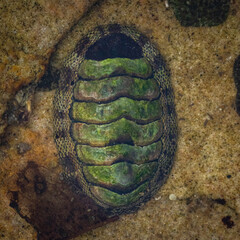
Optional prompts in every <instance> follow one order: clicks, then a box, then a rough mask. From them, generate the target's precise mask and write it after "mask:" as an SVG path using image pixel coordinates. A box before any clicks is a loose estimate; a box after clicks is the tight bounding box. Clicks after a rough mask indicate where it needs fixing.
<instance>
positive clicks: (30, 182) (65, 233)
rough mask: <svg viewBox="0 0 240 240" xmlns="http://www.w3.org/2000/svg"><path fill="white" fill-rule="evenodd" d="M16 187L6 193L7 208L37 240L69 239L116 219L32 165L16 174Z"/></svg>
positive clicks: (88, 199)
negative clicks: (36, 234) (9, 207)
mask: <svg viewBox="0 0 240 240" xmlns="http://www.w3.org/2000/svg"><path fill="white" fill-rule="evenodd" d="M15 187H17V188H15V189H14V191H11V189H9V198H10V206H11V207H12V208H14V209H15V210H16V211H17V212H18V213H19V215H20V216H21V217H23V218H24V219H25V220H26V221H27V222H29V223H30V224H31V225H32V226H33V227H34V228H35V229H36V230H37V232H38V239H39V240H50V239H51V240H55V239H59V240H61V239H71V238H73V237H76V236H78V235H80V234H82V233H84V232H87V231H89V230H91V229H94V228H97V227H99V226H102V225H104V224H106V223H108V222H111V221H115V220H117V219H118V217H112V218H110V217H108V216H107V213H106V212H105V211H104V209H102V208H100V207H99V206H97V205H96V204H95V203H94V202H93V200H91V199H90V198H88V197H87V196H86V195H84V194H83V193H78V194H76V193H74V191H72V190H71V189H70V187H69V185H67V184H65V183H64V182H63V181H61V180H59V174H56V173H54V172H53V171H50V170H49V169H46V168H43V167H39V166H38V165H37V164H36V163H35V162H29V163H28V165H27V167H26V168H24V169H23V170H22V171H21V172H19V173H18V176H17V179H16V180H15ZM16 189H18V190H17V191H16Z"/></svg>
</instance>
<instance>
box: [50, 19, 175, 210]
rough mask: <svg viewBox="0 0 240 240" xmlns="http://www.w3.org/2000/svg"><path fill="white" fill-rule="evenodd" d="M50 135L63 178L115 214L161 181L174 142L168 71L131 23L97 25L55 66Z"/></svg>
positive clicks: (142, 199) (143, 199)
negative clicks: (56, 75) (56, 80)
mask: <svg viewBox="0 0 240 240" xmlns="http://www.w3.org/2000/svg"><path fill="white" fill-rule="evenodd" d="M54 129H55V142H56V145H57V149H58V152H59V156H60V160H61V161H60V162H61V163H62V165H63V166H64V173H65V176H66V178H67V179H68V180H69V181H70V182H71V183H72V184H74V186H75V188H79V189H81V190H82V191H84V192H85V193H86V194H87V195H88V196H89V197H90V198H91V199H93V200H94V201H95V202H96V203H97V204H98V205H100V206H102V207H104V208H106V209H108V210H109V211H112V212H113V213H115V214H120V213H128V212H132V211H135V210H136V209H138V208H139V206H140V205H141V204H142V203H143V202H146V201H147V200H149V199H150V198H151V197H152V196H153V194H154V193H155V192H156V191H157V190H158V189H159V187H160V186H161V185H162V184H163V183H164V181H165V180H166V178H167V176H168V174H169V172H170V170H171V167H172V164H173V159H174V155H175V151H176V145H177V143H176V142H177V124H176V113H175V106H174V96H173V90H172V87H171V82H170V73H169V70H168V68H167V67H166V64H165V62H164V60H163V58H162V56H161V55H160V53H159V52H158V50H157V49H156V48H155V47H154V46H153V45H152V44H151V43H150V42H149V40H148V39H147V38H146V37H145V36H144V35H142V34H140V33H139V32H138V31H136V30H135V29H134V28H133V27H127V26H121V25H118V24H113V25H107V26H99V27H97V28H96V29H94V30H93V31H91V32H90V33H89V34H88V35H86V36H85V37H83V38H82V40H80V41H79V43H78V44H77V46H76V48H75V50H74V51H73V52H72V54H71V55H70V56H69V57H68V58H67V60H66V61H65V63H64V67H63V68H62V69H61V71H60V79H59V87H58V89H57V91H56V94H55V98H54Z"/></svg>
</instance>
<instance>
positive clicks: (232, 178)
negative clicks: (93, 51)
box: [0, 0, 240, 240]
mask: <svg viewBox="0 0 240 240" xmlns="http://www.w3.org/2000/svg"><path fill="white" fill-rule="evenodd" d="M21 3H22V5H21V7H22V8H23V9H25V11H26V12H28V11H29V10H26V9H28V8H29V6H24V5H23V2H21ZM34 3H35V2H34ZM50 3H52V4H50ZM50 3H49V1H46V2H45V1H38V4H33V5H32V6H31V8H32V9H35V8H36V9H38V6H39V5H40V6H42V5H44V7H42V8H41V9H43V10H42V11H44V14H39V13H38V11H37V10H32V11H31V14H32V19H34V18H35V19H36V20H35V21H30V20H28V22H27V21H26V19H25V17H26V18H27V15H26V14H20V13H19V16H18V14H15V21H16V22H21V21H22V25H21V24H20V25H18V24H13V26H16V28H17V29H16V30H18V31H17V32H16V33H15V32H14V31H13V30H11V31H9V32H11V34H12V35H13V36H15V35H14V34H16V35H17V37H9V38H6V39H3V41H2V44H1V51H3V52H5V54H4V55H3V56H5V57H3V60H4V61H2V63H1V65H0V69H1V70H2V72H3V73H4V79H5V80H4V81H3V78H1V89H2V94H1V103H2V105H1V108H0V109H1V111H2V112H4V109H6V105H4V104H5V103H6V101H7V100H8V99H9V96H12V95H14V93H15V91H17V90H18V89H19V87H20V86H21V85H23V84H27V83H29V82H31V81H32V80H33V79H38V78H40V76H41V75H43V73H44V69H45V66H46V64H47V63H48V58H49V56H50V53H51V52H52V50H53V46H55V44H56V43H57V42H58V40H59V39H60V37H61V36H62V34H63V32H65V31H66V30H67V29H68V28H69V26H70V25H71V24H70V23H69V24H67V23H66V22H65V24H63V27H62V28H61V27H59V28H54V27H51V26H52V25H51V24H54V23H56V22H59V21H60V22H61V21H63V22H64V21H65V14H66V12H68V11H67V10H66V9H64V8H63V7H57V6H58V5H57V4H54V1H51V2H50ZM18 4H20V3H18ZM41 4H42V5H41ZM5 5H6V4H5ZM67 5H68V4H67ZM7 6H8V9H5V11H4V14H6V16H5V18H6V19H7V17H8V18H10V16H13V14H11V13H13V12H16V9H19V6H18V5H17V4H16V3H15V4H11V3H10V2H9V3H8V4H7ZM17 6H18V7H17ZM62 6H65V5H62ZM87 6H90V5H87ZM72 10H73V11H74V10H76V8H74V7H73V8H72ZM23 12H24V11H22V13H23ZM80 12H81V11H80ZM80 15H81V14H80ZM80 15H79V16H80ZM37 16H38V18H37ZM67 16H68V17H69V18H71V16H72V14H70V13H69V15H68V14H67ZM52 18H54V19H55V21H53V20H52ZM21 19H23V20H21ZM24 19H25V20H24ZM20 20H21V21H20ZM76 20H77V19H74V21H76ZM8 21H10V20H8ZM6 22H7V20H6ZM25 22H26V23H28V24H26V23H25ZM114 22H117V23H120V24H127V25H135V26H136V28H137V29H138V30H139V31H141V32H143V33H144V34H145V35H146V36H147V37H148V38H149V39H151V40H152V42H153V43H155V44H156V45H157V47H158V49H159V51H160V53H161V54H162V55H163V56H164V58H165V60H166V62H167V63H168V66H169V68H170V69H171V75H172V83H173V87H174V90H175V102H176V109H177V114H178V124H179V132H180V136H179V143H178V152H177V157H176V161H175V165H174V167H173V170H172V172H171V174H170V177H169V179H168V181H167V183H166V184H165V185H164V186H163V187H162V188H161V189H160V191H159V193H158V194H157V195H156V197H155V198H153V199H152V200H151V201H149V202H148V203H147V204H146V205H145V206H143V208H141V209H140V211H138V212H137V213H134V214H130V215H126V216H122V217H121V218H120V220H118V221H115V222H113V223H110V224H108V225H105V226H103V227H100V228H97V229H95V230H91V231H90V232H88V233H85V234H83V235H82V236H77V237H76V238H75V239H76V240H77V239H81V240H82V239H99V240H100V239H108V238H109V236H111V238H112V239H119V240H121V239H126V238H127V239H132V240H135V239H229V240H230V239H231V240H232V239H238V237H239V231H240V218H239V214H240V197H239V196H240V194H239V193H240V189H239V185H240V175H239V169H240V163H239V157H240V147H239V143H240V118H239V116H238V115H237V113H236V111H235V106H234V103H235V96H236V89H235V85H234V79H233V65H234V61H235V59H236V57H237V56H238V55H239V51H240V37H239V25H240V3H239V2H237V1H232V2H231V6H230V10H229V16H228V18H227V20H226V21H225V22H224V23H223V24H221V25H218V26H216V27H211V28H207V27H199V28H194V27H188V28H186V27H183V26H180V24H179V22H178V21H177V19H176V18H175V16H174V12H173V10H172V9H171V8H169V6H168V4H167V1H165V2H163V1H154V2H153V1H147V0H140V1H137V0H136V1H127V0H121V1H115V0H114V1H110V0H108V1H107V0H106V1H100V3H99V4H97V5H95V6H94V8H93V9H92V10H91V11H90V12H89V13H88V14H87V15H86V16H85V17H84V18H82V19H81V21H80V22H79V23H78V24H77V25H76V26H75V27H74V28H73V29H72V31H71V33H70V34H69V35H68V36H67V37H66V38H64V39H63V40H62V41H61V43H60V44H59V45H58V49H57V51H56V53H55V54H54V56H53V57H52V61H51V68H52V71H53V72H55V71H56V70H57V69H59V68H60V67H61V63H62V61H63V58H64V57H66V56H67V55H68V54H69V53H70V52H71V51H72V49H73V48H74V46H75V44H76V42H77V41H78V40H79V39H80V38H81V37H82V36H83V35H84V34H86V33H87V32H88V31H89V30H90V29H92V28H93V27H95V26H96V25H98V24H109V23H114ZM43 23H46V25H47V26H48V27H45V28H44V27H43V26H44V25H43ZM25 25H26V26H25ZM5 26H6V25H5ZM34 26H35V27H34ZM55 26H56V25H55ZM58 26H62V25H61V24H59V25H58ZM18 28H20V29H21V31H20V30H19V29H18ZM53 28H54V30H53ZM4 29H5V34H4V33H1V36H2V38H3V36H6V27H5V28H1V31H4ZM8 29H9V27H8ZM11 29H14V28H11ZM31 29H36V30H35V33H33V34H31V33H30V32H31ZM44 29H45V30H44ZM42 31H43V32H44V31H46V32H45V34H42V35H41V32H42ZM39 35H41V38H39ZM7 39H13V40H8V44H6V40H7ZM16 39H17V40H16ZM38 39H41V41H39V40H38ZM43 46H44V47H43ZM30 56H31V58H30ZM39 56H40V57H39ZM25 61H26V62H25ZM3 69H4V70H3ZM27 69H29V70H27ZM18 76H20V77H18ZM53 95H54V91H49V92H38V93H37V94H36V95H35V96H34V97H33V106H32V113H31V114H30V116H29V121H27V122H26V123H25V124H20V125H15V126H10V127H8V128H7V131H6V134H5V136H6V137H5V138H4V145H3V146H2V147H1V150H0V183H1V184H0V196H1V201H0V213H1V218H0V239H36V236H37V235H36V230H35V229H34V226H32V225H30V224H29V223H28V222H27V221H26V219H24V218H21V217H20V216H19V214H18V213H17V212H16V211H15V210H14V209H13V207H14V206H13V205H14V201H12V200H14V195H11V194H12V193H11V192H16V191H19V187H18V186H17V185H16V182H17V178H18V176H19V172H21V171H23V170H24V169H26V167H27V166H28V164H29V162H30V163H31V162H34V163H35V164H37V165H38V166H39V169H40V170H39V171H40V172H42V173H44V172H45V173H48V174H46V176H48V175H50V176H48V177H49V178H50V177H51V176H52V177H53V179H57V180H58V181H60V183H61V179H60V178H59V176H60V175H59V174H60V173H61V167H60V166H59V164H58V158H57V151H56V147H55V144H54V141H53V137H52V117H53V116H52V115H51V113H52V110H51V109H52V99H53ZM2 126H3V125H2ZM20 143H25V144H27V145H30V146H31V148H30V149H29V148H28V150H27V151H23V153H21V154H20V153H19V145H20ZM25 146H26V145H25ZM49 172H50V173H52V174H49ZM56 176H58V177H56ZM29 178H30V176H29ZM27 179H28V178H27ZM23 180H24V179H23ZM25 181H26V179H25ZM48 181H50V182H51V181H52V180H50V179H49V180H48ZM30 183H31V182H30ZM37 183H38V184H39V185H38V188H37V189H38V191H40V192H41V189H42V188H43V189H44V184H43V181H38V182H37ZM60 183H59V184H60ZM31 184H32V183H31ZM62 184H64V183H62ZM31 186H34V185H31ZM20 190H21V189H20ZM21 191H23V190H21ZM35 194H36V195H37V193H35ZM21 196H25V195H21ZM25 197H27V196H25ZM19 202H20V201H19ZM11 203H12V204H11ZM23 210H24V213H26V214H28V213H29V212H27V211H28V210H29V208H23ZM50 210H51V209H50ZM36 211H37V209H36ZM63 235H64V234H63Z"/></svg>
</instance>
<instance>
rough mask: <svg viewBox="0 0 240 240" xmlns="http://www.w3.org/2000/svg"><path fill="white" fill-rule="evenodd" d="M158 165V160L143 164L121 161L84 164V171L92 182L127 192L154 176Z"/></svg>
mask: <svg viewBox="0 0 240 240" xmlns="http://www.w3.org/2000/svg"><path fill="white" fill-rule="evenodd" d="M157 165H158V164H157V162H151V163H145V164H141V165H137V164H131V163H128V162H119V163H115V164H113V165H111V166H84V167H83V172H84V175H85V177H86V179H87V181H88V182H90V183H92V184H96V185H99V186H103V187H106V188H108V189H114V190H116V191H121V192H126V191H129V190H133V189H135V188H136V186H138V185H140V184H141V183H143V182H144V181H146V180H147V179H149V178H151V177H152V176H154V174H155V171H156V169H157Z"/></svg>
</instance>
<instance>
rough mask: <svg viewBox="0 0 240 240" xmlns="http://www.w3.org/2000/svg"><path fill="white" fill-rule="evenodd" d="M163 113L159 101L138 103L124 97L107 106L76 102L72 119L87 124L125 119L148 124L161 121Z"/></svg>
mask: <svg viewBox="0 0 240 240" xmlns="http://www.w3.org/2000/svg"><path fill="white" fill-rule="evenodd" d="M162 112H163V110H162V107H161V104H160V101H159V100H154V101H145V100H142V101H136V100H133V99H130V98H125V97H124V98H119V99H117V100H116V101H113V102H110V103H106V104H97V103H92V102H74V103H73V106H72V111H71V117H72V118H73V119H74V120H75V121H80V122H85V123H99V124H100V123H101V124H105V123H110V122H112V121H116V120H118V119H120V118H123V117H124V118H127V119H130V120H134V121H136V122H138V123H147V122H150V121H154V120H157V119H160V118H161V116H162Z"/></svg>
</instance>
